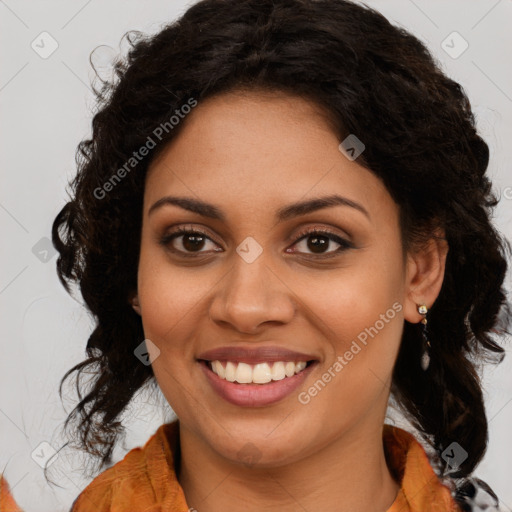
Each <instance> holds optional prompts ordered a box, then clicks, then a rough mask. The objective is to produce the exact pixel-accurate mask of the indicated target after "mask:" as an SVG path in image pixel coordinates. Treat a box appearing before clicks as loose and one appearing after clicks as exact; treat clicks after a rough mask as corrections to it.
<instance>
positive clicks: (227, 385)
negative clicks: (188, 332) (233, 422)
mask: <svg viewBox="0 0 512 512" xmlns="http://www.w3.org/2000/svg"><path fill="white" fill-rule="evenodd" d="M315 364H316V362H314V363H311V364H309V365H308V366H307V367H306V368H305V369H304V370H302V371H301V372H300V373H297V374H296V375H294V376H293V377H285V378H284V379H281V380H276V381H271V382H269V383H268V384H238V383H236V382H229V381H227V380H224V379H221V378H220V377H219V376H218V375H217V374H216V373H214V372H213V371H212V370H211V369H210V367H209V366H208V364H207V363H206V362H204V361H199V365H200V366H201V368H202V370H203V372H204V374H205V375H206V377H207V379H208V381H209V382H210V384H211V386H212V388H213V389H214V390H215V391H216V392H217V393H218V394H219V395H220V396H221V397H222V398H224V399H225V400H227V401H228V402H230V403H232V404H234V405H239V406H241V407H264V406H266V405H271V404H274V403H276V402H279V401H280V400H283V399H284V398H286V397H287V396H289V395H291V394H292V393H293V392H294V391H295V390H296V389H297V388H298V387H299V386H300V385H301V384H302V383H303V382H304V380H305V379H306V377H307V376H308V375H309V374H310V373H311V371H312V370H313V367H314V366H315Z"/></svg>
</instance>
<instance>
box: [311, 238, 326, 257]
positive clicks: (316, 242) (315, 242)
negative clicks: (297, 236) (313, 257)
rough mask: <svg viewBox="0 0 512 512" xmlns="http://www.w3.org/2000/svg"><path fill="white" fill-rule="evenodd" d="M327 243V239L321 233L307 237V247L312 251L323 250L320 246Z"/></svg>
mask: <svg viewBox="0 0 512 512" xmlns="http://www.w3.org/2000/svg"><path fill="white" fill-rule="evenodd" d="M328 245H329V239H328V238H327V237H326V236H323V235H313V236H310V237H309V238H308V249H309V250H311V251H312V252H320V253H321V252H323V251H322V248H326V247H327V246H328Z"/></svg>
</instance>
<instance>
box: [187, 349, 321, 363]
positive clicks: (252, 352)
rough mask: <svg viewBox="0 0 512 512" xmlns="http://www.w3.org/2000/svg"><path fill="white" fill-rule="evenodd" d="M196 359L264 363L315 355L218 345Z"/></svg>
mask: <svg viewBox="0 0 512 512" xmlns="http://www.w3.org/2000/svg"><path fill="white" fill-rule="evenodd" d="M197 359H203V360H206V361H232V362H235V361H236V362H240V363H254V364H256V363H265V362H276V361H284V362H287V361H313V360H316V358H315V356H312V355H311V354H304V353H301V352H295V351H293V350H289V349H286V348H283V347H270V346H267V347H258V348H254V347H250V348H249V347H232V346H231V347H218V348H213V349H210V350H207V351H206V352H202V353H201V354H199V356H198V357H197Z"/></svg>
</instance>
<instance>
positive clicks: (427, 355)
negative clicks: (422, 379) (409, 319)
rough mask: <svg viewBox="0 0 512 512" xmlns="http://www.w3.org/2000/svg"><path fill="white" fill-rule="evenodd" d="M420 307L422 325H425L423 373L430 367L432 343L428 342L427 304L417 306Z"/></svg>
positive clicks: (423, 333) (422, 359) (422, 356)
mask: <svg viewBox="0 0 512 512" xmlns="http://www.w3.org/2000/svg"><path fill="white" fill-rule="evenodd" d="M417 306H418V313H419V314H420V315H423V319H422V320H421V323H422V324H423V332H422V333H421V334H422V337H423V354H422V355H421V369H422V370H423V371H426V370H427V369H428V367H429V365H430V353H429V348H430V341H429V340H428V332H427V313H428V308H427V306H426V305H425V304H421V305H420V304H417Z"/></svg>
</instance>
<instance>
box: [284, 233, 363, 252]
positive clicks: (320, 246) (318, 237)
mask: <svg viewBox="0 0 512 512" xmlns="http://www.w3.org/2000/svg"><path fill="white" fill-rule="evenodd" d="M333 242H334V243H335V244H337V246H338V247H334V250H328V249H330V248H331V246H332V243H333ZM294 246H296V247H299V248H300V249H299V250H294V251H292V252H297V253H303V254H312V255H319V256H323V255H329V256H332V255H335V254H337V253H340V252H343V251H344V250H346V249H349V248H353V247H354V246H353V245H352V244H351V243H350V242H348V241H347V240H344V239H343V238H341V237H340V236H338V235H336V234H334V233H331V232H329V231H318V230H312V231H309V232H306V233H303V236H301V238H299V240H298V241H297V242H295V244H294Z"/></svg>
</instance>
